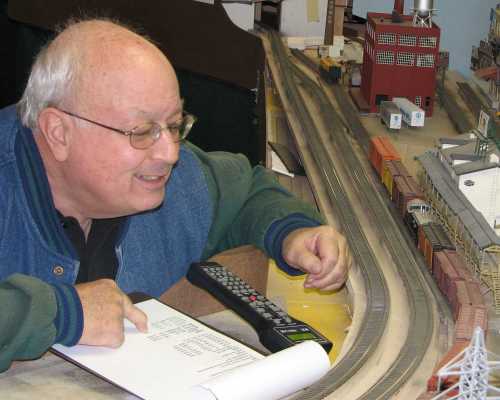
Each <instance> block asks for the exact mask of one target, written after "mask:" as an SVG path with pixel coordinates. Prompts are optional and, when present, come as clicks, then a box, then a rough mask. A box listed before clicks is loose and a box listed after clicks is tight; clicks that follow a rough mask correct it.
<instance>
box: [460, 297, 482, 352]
mask: <svg viewBox="0 0 500 400" xmlns="http://www.w3.org/2000/svg"><path fill="white" fill-rule="evenodd" d="M477 326H479V327H480V328H481V329H482V330H483V332H484V334H485V335H486V332H487V331H488V311H487V310H486V308H485V307H476V306H469V305H467V304H462V306H461V307H460V311H459V313H458V318H457V322H456V323H455V342H466V343H468V342H470V341H471V340H472V336H473V335H474V330H475V329H476V327H477Z"/></svg>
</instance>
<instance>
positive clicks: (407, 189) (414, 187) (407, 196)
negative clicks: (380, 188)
mask: <svg viewBox="0 0 500 400" xmlns="http://www.w3.org/2000/svg"><path fill="white" fill-rule="evenodd" d="M411 199H422V200H424V195H423V193H422V191H421V190H420V187H419V186H418V184H417V182H416V181H415V179H413V177H412V176H403V175H399V176H396V177H394V179H393V184H392V201H393V203H394V205H395V206H396V208H397V209H398V210H399V213H400V215H401V217H402V218H404V217H405V215H406V212H407V210H406V206H407V204H408V202H409V201H410V200H411Z"/></svg>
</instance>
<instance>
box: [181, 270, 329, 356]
mask: <svg viewBox="0 0 500 400" xmlns="http://www.w3.org/2000/svg"><path fill="white" fill-rule="evenodd" d="M187 279H188V280H189V282H191V283H192V284H193V285H196V286H198V287H200V288H202V289H204V290H206V291H207V292H209V293H210V294H212V296H214V297H215V298H216V299H217V300H219V301H220V302H221V303H222V304H224V305H225V306H226V307H228V308H230V309H232V310H233V311H234V312H236V314H238V315H239V316H240V317H242V318H243V319H245V320H246V321H247V322H248V323H250V325H252V327H253V328H254V329H255V330H256V331H257V334H258V335H259V340H260V342H261V343H262V344H263V345H264V346H265V347H266V348H267V349H268V350H269V351H272V352H276V351H280V350H283V349H286V348H287V347H291V346H293V345H295V344H297V343H300V342H303V341H305V340H314V341H316V342H318V343H319V344H320V345H321V346H323V348H324V349H325V350H326V352H329V351H330V350H331V349H332V346H333V344H332V342H330V341H329V340H328V339H327V338H326V337H324V336H323V335H322V334H320V333H319V332H318V331H317V330H315V329H313V328H312V327H310V326H309V325H308V324H306V323H304V322H302V321H299V320H297V319H295V318H293V317H291V316H290V315H288V313H287V312H286V311H284V310H283V309H281V308H280V307H278V306H277V305H276V304H274V303H273V302H271V301H269V300H268V299H267V298H266V297H265V296H263V295H261V294H260V293H259V292H257V291H256V290H255V289H253V288H252V287H250V285H248V284H247V283H246V282H244V281H243V280H242V279H241V278H239V277H238V276H236V275H234V274H233V273H232V272H231V271H229V270H227V269H226V268H225V267H224V266H222V265H220V264H218V263H216V262H209V261H207V262H201V263H193V264H191V266H190V267H189V270H188V273H187Z"/></svg>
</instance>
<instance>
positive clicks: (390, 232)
mask: <svg viewBox="0 0 500 400" xmlns="http://www.w3.org/2000/svg"><path fill="white" fill-rule="evenodd" d="M267 37H268V40H269V41H270V43H271V53H272V57H273V59H274V60H273V61H272V62H273V64H274V65H275V66H274V69H275V71H273V75H274V74H279V77H280V79H281V80H282V81H283V90H281V91H280V97H281V98H282V101H283V102H284V103H285V102H286V103H287V108H289V109H290V112H292V113H294V114H295V115H297V120H299V121H300V122H301V125H302V126H301V129H300V130H301V131H302V132H307V138H305V140H306V141H307V147H308V151H310V152H312V153H313V154H314V159H315V160H316V161H317V164H318V169H319V170H321V171H322V174H323V179H324V185H325V187H328V192H329V196H330V200H331V202H332V207H333V208H334V209H335V210H336V213H337V214H338V215H339V218H340V220H341V225H342V227H343V230H344V233H345V235H346V237H347V239H348V241H349V244H350V246H351V249H352V251H353V254H354V258H355V261H356V263H357V265H358V267H359V268H360V270H361V271H362V274H363V277H364V279H365V288H366V298H367V307H366V310H365V311H364V315H363V320H362V323H361V327H360V329H359V334H358V336H357V338H356V340H355V341H354V343H353V345H352V346H351V348H350V349H349V350H348V351H347V352H346V354H344V356H343V357H342V359H341V360H340V361H339V362H338V363H337V364H336V365H335V366H334V367H333V368H332V370H331V371H330V372H329V373H328V374H327V375H326V376H325V377H324V378H323V379H322V380H321V381H320V382H318V383H317V384H315V385H313V386H312V387H310V388H309V389H308V390H307V391H306V392H305V393H303V394H301V395H300V397H297V399H323V398H325V397H326V396H327V395H328V394H330V393H333V392H334V391H335V390H336V389H337V388H339V387H340V386H341V385H342V384H344V383H345V382H346V381H348V380H349V379H350V378H351V377H352V376H353V375H354V374H355V373H356V372H357V371H358V370H359V369H360V368H361V366H362V365H363V364H364V363H365V362H366V361H367V360H368V359H369V358H370V356H371V355H372V354H371V353H372V352H374V351H375V350H376V348H377V346H378V345H379V343H380V341H381V337H382V335H384V333H385V330H386V323H387V321H388V315H389V311H390V310H389V307H390V295H391V293H390V288H389V287H388V286H387V282H386V280H385V279H384V276H383V272H382V269H381V266H380V265H379V263H378V261H377V260H376V258H375V256H374V254H373V251H372V249H371V248H370V246H369V244H368V242H367V238H366V237H365V234H364V232H363V222H362V221H359V220H358V217H357V216H356V214H355V212H354V211H353V209H352V207H351V205H350V203H349V199H348V196H347V194H346V192H345V190H344V188H343V183H342V182H341V181H340V179H339V176H340V174H339V171H337V170H336V169H335V167H334V165H335V164H336V163H335V162H334V160H333V159H332V157H335V158H339V159H340V160H339V161H337V163H338V164H341V165H344V166H345V170H346V171H347V172H348V174H349V177H350V180H351V182H352V183H354V185H355V186H356V187H357V188H358V189H359V190H358V191H357V195H358V196H359V197H360V201H361V202H362V204H363V205H364V207H365V211H366V214H367V215H366V220H369V221H372V224H373V225H374V226H376V227H383V229H379V232H378V235H379V236H380V239H381V241H383V243H384V246H385V247H386V248H387V249H388V251H389V253H390V256H391V258H392V260H394V262H395V263H396V264H397V268H398V273H399V276H400V284H401V285H402V286H403V287H404V288H405V290H406V293H407V302H408V311H407V312H408V319H409V322H410V324H411V325H410V326H409V328H408V332H407V335H406V339H405V343H404V345H403V347H402V348H401V351H400V353H399V355H398V356H397V357H396V359H395V360H394V362H393V364H392V365H390V366H388V367H387V370H386V373H385V374H384V375H383V377H382V378H380V379H379V380H378V381H377V382H376V383H375V384H374V385H372V387H371V388H369V389H368V390H367V391H366V392H365V393H364V394H363V395H362V396H360V397H358V398H360V399H370V400H372V399H387V398H390V397H391V396H392V395H394V394H396V393H397V392H398V391H399V390H400V389H401V387H402V386H403V385H405V383H407V382H408V380H410V379H411V377H412V375H413V374H414V373H415V371H416V369H417V368H418V366H419V365H420V363H421V361H422V359H423V357H424V353H425V351H426V350H427V348H428V347H429V344H430V342H431V338H432V335H434V329H436V327H435V326H434V320H435V317H434V316H433V306H432V303H433V302H434V301H435V300H434V296H432V294H431V291H429V290H428V289H427V281H426V279H427V278H425V277H424V274H423V269H425V266H422V261H421V259H418V258H415V253H414V251H413V250H412V249H411V246H410V245H409V243H408V241H407V240H406V239H405V237H404V235H403V234H402V232H401V229H400V225H398V224H397V223H396V222H395V221H394V218H393V214H391V212H390V211H389V210H388V207H387V204H386V201H385V200H384V199H383V198H382V196H380V194H379V191H378V189H377V187H376V185H374V181H375V178H374V174H373V172H372V171H367V169H366V168H364V167H363V164H366V162H365V163H363V162H360V160H359V158H358V157H357V156H356V151H355V150H354V148H353V143H352V138H353V137H354V138H357V137H359V138H363V135H364V133H363V132H360V131H354V129H356V128H355V127H356V126H361V123H360V122H359V118H358V120H357V123H352V122H351V121H353V120H355V119H356V118H357V116H356V115H355V112H354V110H353V109H352V106H350V105H349V107H347V108H345V109H342V114H343V115H342V117H343V118H344V119H345V120H346V121H348V122H347V124H345V123H343V122H342V121H343V119H342V117H341V116H340V115H339V114H337V112H336V111H335V109H334V108H333V106H332V104H331V102H330V100H329V99H328V97H327V96H326V95H325V93H324V92H323V90H322V88H321V87H320V86H319V85H318V84H317V83H316V82H315V81H314V80H313V79H311V78H310V77H309V76H308V75H307V74H305V73H304V72H303V71H302V70H301V69H300V68H298V67H297V66H296V65H295V64H294V63H292V62H291V61H290V56H289V53H288V51H287V50H286V49H285V48H284V46H283V44H282V40H281V37H280V36H279V35H278V34H277V33H274V32H270V33H268V34H267ZM270 63H271V61H270ZM271 69H273V68H271ZM297 82H300V88H301V89H300V90H299V88H298V86H299V85H297ZM301 90H303V91H305V92H307V93H308V95H309V96H310V97H311V98H313V99H314V100H315V102H316V107H317V109H319V110H320V114H321V115H320V117H321V119H322V120H323V125H324V126H327V127H330V131H329V134H328V135H327V136H328V137H324V133H322V134H320V133H319V131H318V129H317V128H316V127H315V123H314V121H313V120H312V118H311V116H310V113H309V112H308V111H307V107H306V106H305V104H304V102H303V99H302V94H301ZM343 96H345V93H341V94H338V97H343ZM284 98H286V100H284ZM340 107H341V108H342V107H343V106H342V104H341V105H340ZM346 126H349V128H348V129H346ZM294 134H296V133H295V132H294ZM364 140H365V144H366V140H367V136H365V137H364ZM362 147H365V146H363V144H362ZM300 151H301V150H300V149H299V152H300ZM305 167H306V170H307V169H308V167H307V165H306V166H305ZM365 223H366V222H365ZM432 293H433V292H432ZM438 299H439V301H441V299H442V298H441V297H438ZM443 308H444V307H443V306H442V304H440V306H439V307H438V309H440V310H441V309H443ZM417 321H418V323H417Z"/></svg>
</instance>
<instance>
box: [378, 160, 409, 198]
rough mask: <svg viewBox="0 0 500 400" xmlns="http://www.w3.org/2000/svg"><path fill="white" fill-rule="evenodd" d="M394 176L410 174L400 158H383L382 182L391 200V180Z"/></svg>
mask: <svg viewBox="0 0 500 400" xmlns="http://www.w3.org/2000/svg"><path fill="white" fill-rule="evenodd" d="M396 176H410V173H409V172H408V170H407V169H406V167H405V165H404V164H403V163H402V162H401V160H385V161H384V169H383V172H382V183H383V184H384V186H385V187H386V189H387V191H388V192H389V197H390V198H391V200H392V187H393V180H394V178H395V177H396Z"/></svg>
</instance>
